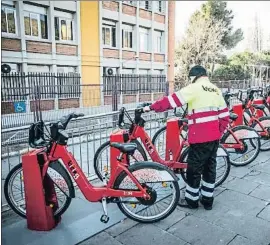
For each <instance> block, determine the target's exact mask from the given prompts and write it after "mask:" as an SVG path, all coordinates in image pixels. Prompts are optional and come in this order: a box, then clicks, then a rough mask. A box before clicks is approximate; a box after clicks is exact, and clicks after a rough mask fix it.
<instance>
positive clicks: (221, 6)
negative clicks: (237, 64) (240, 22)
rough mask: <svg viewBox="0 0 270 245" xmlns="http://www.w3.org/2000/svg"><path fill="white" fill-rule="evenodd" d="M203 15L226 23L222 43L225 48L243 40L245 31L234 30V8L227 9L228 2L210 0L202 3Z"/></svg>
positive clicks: (232, 46)
mask: <svg viewBox="0 0 270 245" xmlns="http://www.w3.org/2000/svg"><path fill="white" fill-rule="evenodd" d="M201 12H202V14H203V17H204V18H206V19H210V20H211V21H212V22H213V23H215V22H216V21H221V22H223V23H224V26H223V30H222V32H223V34H222V39H221V44H222V46H223V47H224V48H225V49H232V48H234V47H235V46H236V45H237V44H238V43H239V42H240V41H241V40H243V38H244V37H243V32H242V30H241V29H240V28H239V29H237V30H235V31H233V26H232V20H233V18H234V15H233V13H232V10H229V9H227V2H225V1H218V0H208V1H207V3H205V4H203V5H202V9H201Z"/></svg>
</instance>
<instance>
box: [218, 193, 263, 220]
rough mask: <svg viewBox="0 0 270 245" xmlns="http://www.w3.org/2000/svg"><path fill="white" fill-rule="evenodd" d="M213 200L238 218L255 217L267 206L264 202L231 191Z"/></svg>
mask: <svg viewBox="0 0 270 245" xmlns="http://www.w3.org/2000/svg"><path fill="white" fill-rule="evenodd" d="M215 200H216V201H218V202H220V203H222V205H224V206H225V207H228V208H229V209H230V212H234V213H235V214H236V213H237V214H238V215H239V216H240V215H246V214H250V215H254V216H256V215H257V214H258V213H259V212H260V211H261V210H262V209H263V208H264V207H265V206H266V205H267V203H266V202H265V201H262V200H259V199H257V198H254V197H251V196H247V195H244V194H242V193H239V192H235V191H232V190H226V191H224V192H223V193H222V194H221V195H219V196H217V197H216V199H215Z"/></svg>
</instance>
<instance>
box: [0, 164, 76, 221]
mask: <svg viewBox="0 0 270 245" xmlns="http://www.w3.org/2000/svg"><path fill="white" fill-rule="evenodd" d="M22 170H23V169H22V164H21V163H20V164H18V165H17V166H15V167H14V168H13V169H12V170H11V171H10V172H9V174H8V175H7V178H6V180H5V184H4V194H5V198H6V201H7V203H8V205H9V206H10V207H11V209H12V210H13V211H14V212H15V213H17V214H18V215H20V216H21V217H23V218H26V203H25V194H24V182H23V171H22ZM47 174H48V175H49V177H50V178H51V179H52V181H53V182H54V187H55V191H56V195H57V201H58V208H57V209H56V210H55V211H54V215H55V217H59V216H61V215H62V214H63V213H64V212H65V211H66V210H67V209H68V207H69V205H70V203H71V198H72V197H74V196H75V190H74V186H73V184H72V181H71V178H70V176H69V175H68V173H67V171H66V170H65V169H64V168H63V167H62V165H61V164H60V163H58V162H57V163H50V166H49V168H48V171H47Z"/></svg>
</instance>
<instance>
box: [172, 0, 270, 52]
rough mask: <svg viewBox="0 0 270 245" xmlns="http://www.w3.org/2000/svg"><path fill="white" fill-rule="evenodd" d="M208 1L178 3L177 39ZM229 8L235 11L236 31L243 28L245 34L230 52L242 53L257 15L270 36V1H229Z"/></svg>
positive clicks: (234, 23) (234, 24)
mask: <svg viewBox="0 0 270 245" xmlns="http://www.w3.org/2000/svg"><path fill="white" fill-rule="evenodd" d="M204 2H206V1H176V20H175V21H176V22H175V23H176V25H175V34H176V39H177V40H179V39H181V37H182V36H183V34H184V33H185V30H186V28H187V25H188V21H189V18H190V16H191V15H192V14H193V13H194V12H195V11H196V10H197V9H199V8H200V6H201V5H202V4H203V3H204ZM227 2H228V4H227V6H228V8H229V9H231V10H232V11H233V14H234V19H233V26H234V28H235V29H237V28H242V30H243V32H244V38H245V39H244V40H243V41H242V42H240V43H239V44H238V45H237V46H236V48H234V50H232V51H231V52H229V53H228V54H231V53H232V52H241V51H244V49H245V47H246V41H247V39H246V37H247V33H248V30H249V28H250V27H251V26H252V24H253V21H254V16H255V14H256V13H257V14H258V16H259V18H260V22H261V27H262V29H263V32H264V33H265V34H266V35H268V37H269V35H270V24H269V23H270V21H269V15H270V1H227Z"/></svg>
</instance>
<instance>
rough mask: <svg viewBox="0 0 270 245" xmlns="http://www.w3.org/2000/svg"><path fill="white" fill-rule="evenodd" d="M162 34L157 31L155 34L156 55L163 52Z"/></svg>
mask: <svg viewBox="0 0 270 245" xmlns="http://www.w3.org/2000/svg"><path fill="white" fill-rule="evenodd" d="M162 36H163V35H162V32H161V31H155V32H154V38H155V41H154V44H155V48H154V52H155V53H161V52H162V51H163V49H162Z"/></svg>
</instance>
